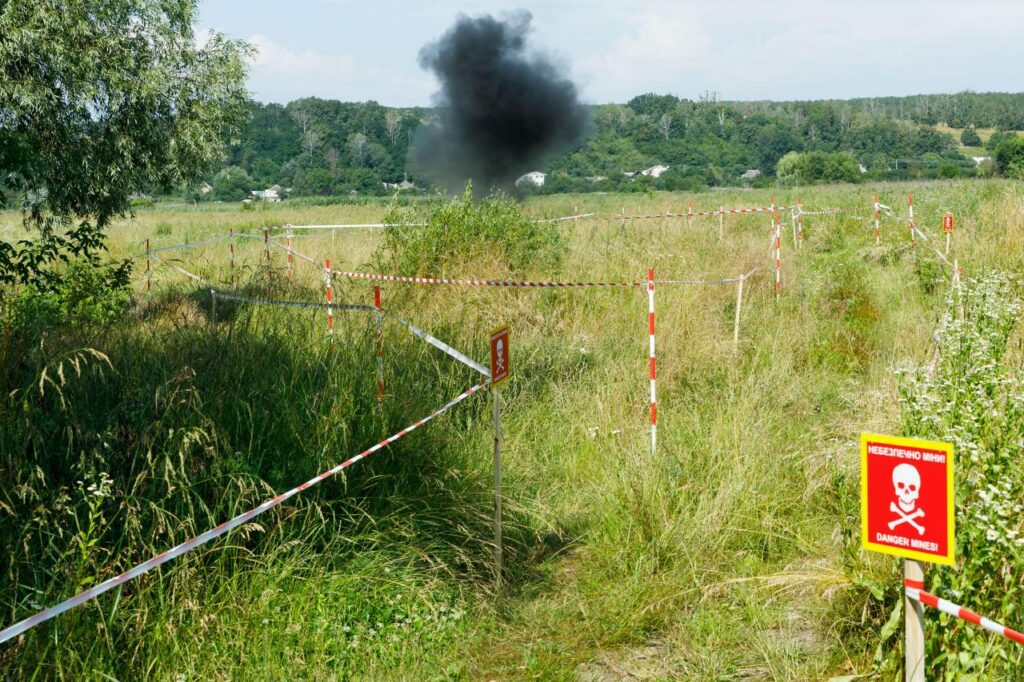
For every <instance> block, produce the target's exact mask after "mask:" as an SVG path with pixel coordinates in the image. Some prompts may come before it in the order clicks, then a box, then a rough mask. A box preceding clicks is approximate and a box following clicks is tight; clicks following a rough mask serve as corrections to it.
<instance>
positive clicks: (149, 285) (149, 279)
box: [146, 239, 153, 310]
mask: <svg viewBox="0 0 1024 682" xmlns="http://www.w3.org/2000/svg"><path fill="white" fill-rule="evenodd" d="M151 257H152V252H151V251H150V250H149V240H148V239H147V240H146V309H147V310H151V309H152V308H153V292H152V289H153V266H152V265H151V263H150V258H151Z"/></svg>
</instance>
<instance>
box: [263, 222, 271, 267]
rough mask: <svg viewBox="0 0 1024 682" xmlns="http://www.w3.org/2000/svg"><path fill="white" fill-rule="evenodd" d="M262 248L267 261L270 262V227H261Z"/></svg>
mask: <svg viewBox="0 0 1024 682" xmlns="http://www.w3.org/2000/svg"><path fill="white" fill-rule="evenodd" d="M263 250H264V251H265V252H266V254H267V262H268V263H269V262H270V228H269V227H264V228H263Z"/></svg>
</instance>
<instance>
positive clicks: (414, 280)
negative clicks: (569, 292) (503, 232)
mask: <svg viewBox="0 0 1024 682" xmlns="http://www.w3.org/2000/svg"><path fill="white" fill-rule="evenodd" d="M335 274H337V275H339V276H341V277H350V278H352V279H368V280H376V281H381V282H402V283H406V284H446V285H453V286H464V287H469V286H477V287H514V288H515V287H524V288H531V287H540V288H543V287H609V288H610V287H638V286H641V285H642V284H643V283H642V282H512V281H506V280H495V279H471V278H466V279H454V278H449V277H440V278H438V277H406V276H403V275H380V274H374V273H366V272H337V273H335Z"/></svg>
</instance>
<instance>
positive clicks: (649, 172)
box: [640, 163, 668, 178]
mask: <svg viewBox="0 0 1024 682" xmlns="http://www.w3.org/2000/svg"><path fill="white" fill-rule="evenodd" d="M667 170H668V166H666V165H664V164H660V163H659V164H658V165H657V166H651V167H650V168H646V169H644V170H642V171H640V175H645V176H647V177H649V178H660V177H661V175H662V173H664V172H665V171H667Z"/></svg>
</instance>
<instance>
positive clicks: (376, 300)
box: [373, 285, 384, 409]
mask: <svg viewBox="0 0 1024 682" xmlns="http://www.w3.org/2000/svg"><path fill="white" fill-rule="evenodd" d="M373 307H374V308H376V309H377V408H378V409H380V407H381V406H382V405H383V404H384V325H383V322H384V314H383V313H382V312H381V308H380V286H379V285H377V286H374V287H373Z"/></svg>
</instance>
